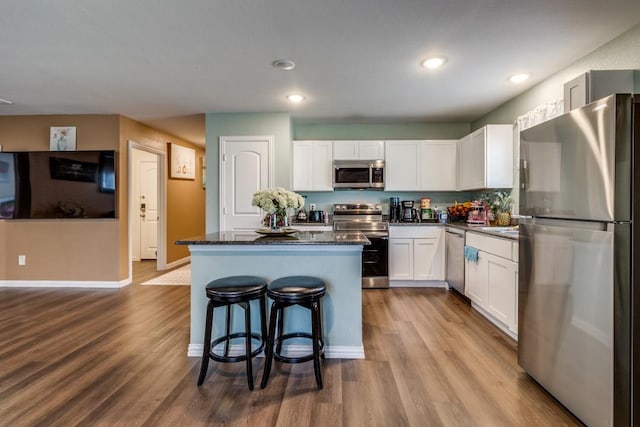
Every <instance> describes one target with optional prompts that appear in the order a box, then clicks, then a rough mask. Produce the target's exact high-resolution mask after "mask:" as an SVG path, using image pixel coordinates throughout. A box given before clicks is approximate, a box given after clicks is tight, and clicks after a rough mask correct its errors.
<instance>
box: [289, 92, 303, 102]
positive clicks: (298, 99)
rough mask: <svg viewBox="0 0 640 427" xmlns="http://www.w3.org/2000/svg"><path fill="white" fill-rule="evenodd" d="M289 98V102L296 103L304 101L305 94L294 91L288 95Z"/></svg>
mask: <svg viewBox="0 0 640 427" xmlns="http://www.w3.org/2000/svg"><path fill="white" fill-rule="evenodd" d="M287 99H288V100H289V102H293V103H294V104H297V103H299V102H302V101H304V96H302V95H299V94H297V93H293V94H291V95H287Z"/></svg>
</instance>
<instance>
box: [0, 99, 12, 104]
mask: <svg viewBox="0 0 640 427" xmlns="http://www.w3.org/2000/svg"><path fill="white" fill-rule="evenodd" d="M0 104H13V101H9V100H8V99H2V98H0Z"/></svg>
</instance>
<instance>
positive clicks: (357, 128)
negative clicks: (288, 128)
mask: <svg viewBox="0 0 640 427" xmlns="http://www.w3.org/2000/svg"><path fill="white" fill-rule="evenodd" d="M469 129H470V127H469V123H419V122H408V123H306V122H297V121H294V122H293V138H292V139H294V140H308V139H319V140H342V139H344V140H358V139H459V138H462V137H463V136H465V135H467V134H468V133H469Z"/></svg>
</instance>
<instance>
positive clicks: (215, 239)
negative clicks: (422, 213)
mask: <svg viewBox="0 0 640 427" xmlns="http://www.w3.org/2000/svg"><path fill="white" fill-rule="evenodd" d="M293 228H295V227H293ZM370 244H371V242H370V241H369V239H367V238H366V236H365V235H364V234H362V233H361V232H359V231H298V232H296V233H293V234H290V235H288V236H277V237H270V236H261V235H260V234H258V233H255V232H251V231H221V232H218V233H209V234H207V235H204V236H195V237H190V238H187V239H182V240H178V241H177V242H176V245H370Z"/></svg>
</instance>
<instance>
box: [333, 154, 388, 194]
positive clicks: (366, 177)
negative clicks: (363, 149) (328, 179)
mask: <svg viewBox="0 0 640 427" xmlns="http://www.w3.org/2000/svg"><path fill="white" fill-rule="evenodd" d="M333 188H336V189H340V188H343V189H346V188H371V189H376V190H383V189H384V160H334V161H333Z"/></svg>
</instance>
